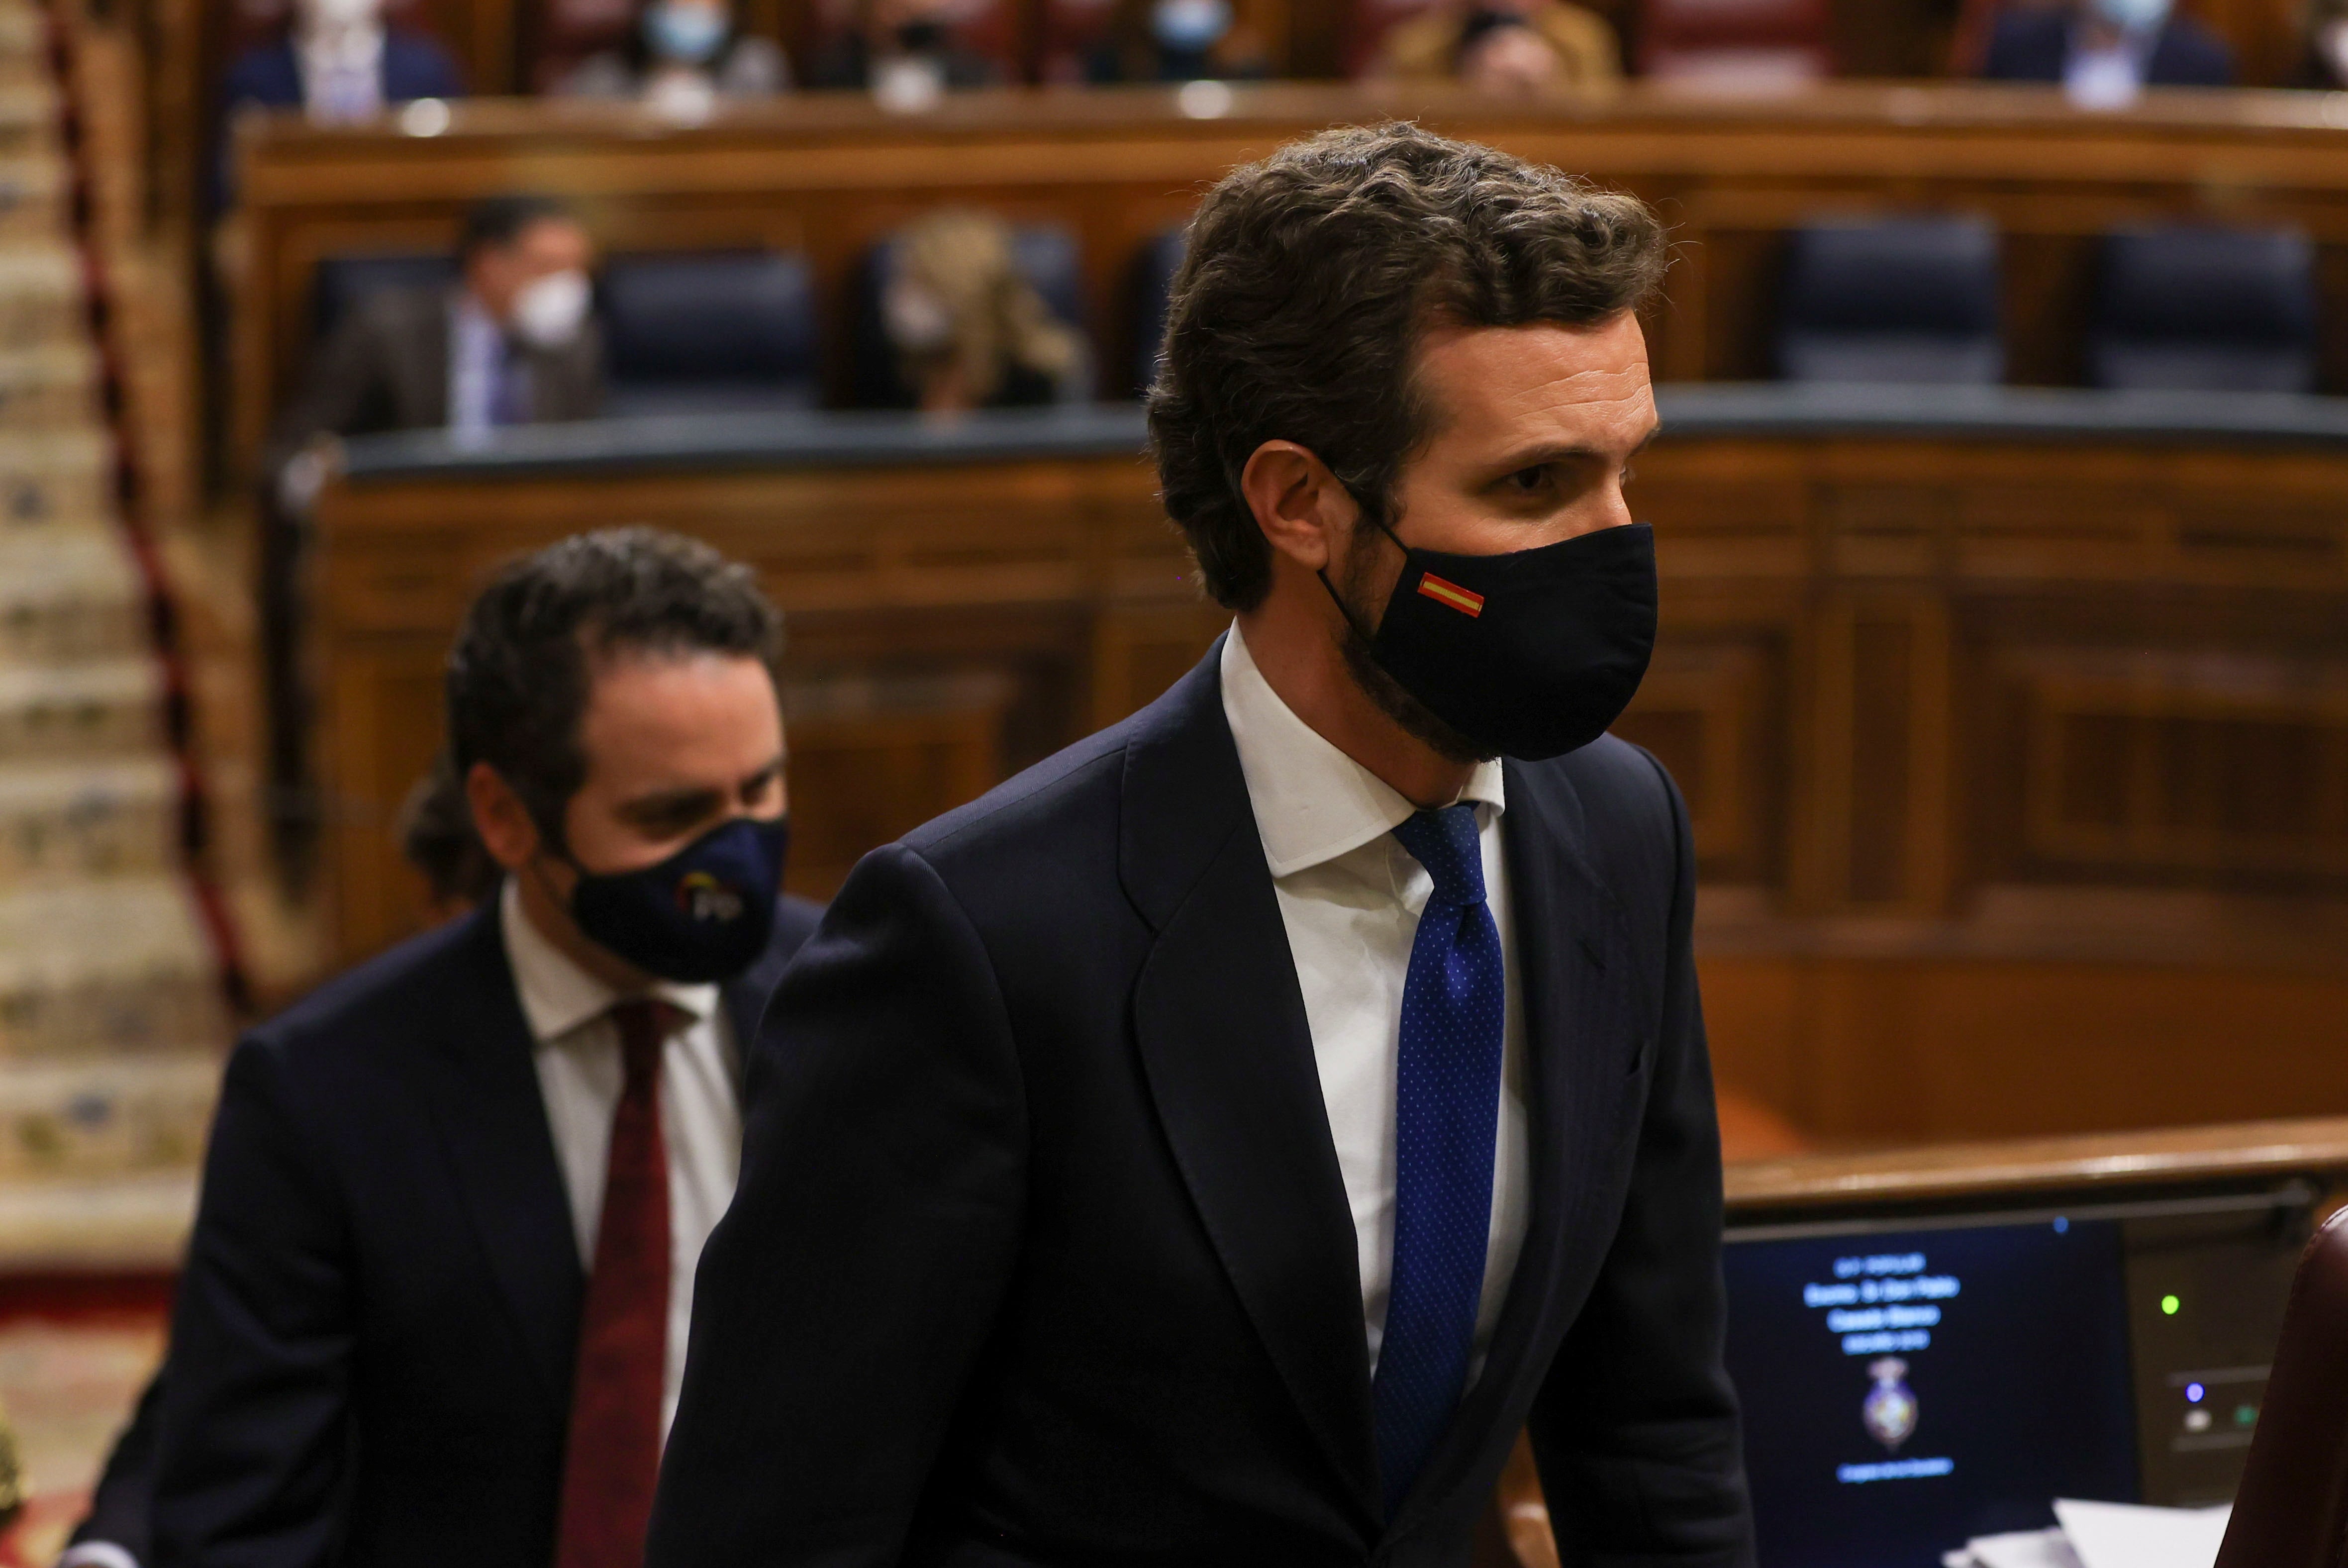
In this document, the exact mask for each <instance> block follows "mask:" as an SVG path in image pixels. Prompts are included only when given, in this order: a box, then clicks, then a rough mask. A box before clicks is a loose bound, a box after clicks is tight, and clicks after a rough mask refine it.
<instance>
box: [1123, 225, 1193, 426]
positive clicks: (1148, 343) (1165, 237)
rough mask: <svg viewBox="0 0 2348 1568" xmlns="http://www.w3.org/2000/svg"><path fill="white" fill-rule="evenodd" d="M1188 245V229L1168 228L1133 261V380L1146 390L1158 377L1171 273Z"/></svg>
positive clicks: (1173, 272)
mask: <svg viewBox="0 0 2348 1568" xmlns="http://www.w3.org/2000/svg"><path fill="white" fill-rule="evenodd" d="M1189 248H1190V231H1189V229H1188V228H1187V227H1185V228H1180V229H1169V230H1167V231H1166V232H1163V233H1161V234H1159V236H1157V238H1155V239H1153V240H1151V241H1150V242H1148V244H1146V245H1144V246H1142V247H1141V253H1140V254H1139V255H1138V256H1136V257H1135V258H1134V263H1133V301H1134V309H1133V380H1134V385H1135V386H1136V387H1139V388H1141V389H1143V390H1145V391H1146V390H1148V387H1149V384H1150V383H1151V382H1152V381H1155V380H1156V379H1158V356H1159V350H1160V349H1162V348H1163V347H1164V346H1165V339H1166V312H1167V306H1168V304H1169V301H1170V299H1171V296H1172V294H1173V293H1174V274H1175V273H1177V272H1179V271H1180V270H1181V266H1182V257H1183V256H1184V254H1185V253H1188V252H1189Z"/></svg>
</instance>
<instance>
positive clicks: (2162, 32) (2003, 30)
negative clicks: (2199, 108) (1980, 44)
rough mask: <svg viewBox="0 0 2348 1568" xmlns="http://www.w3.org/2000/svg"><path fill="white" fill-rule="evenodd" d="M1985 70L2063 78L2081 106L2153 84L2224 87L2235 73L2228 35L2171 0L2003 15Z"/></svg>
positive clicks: (2127, 0)
mask: <svg viewBox="0 0 2348 1568" xmlns="http://www.w3.org/2000/svg"><path fill="white" fill-rule="evenodd" d="M1982 75H1983V76H1984V77H1989V78H1991V79H1992V80H1994V81H2008V82H2060V83H2062V84H2063V90H2064V91H2065V93H2067V94H2068V95H2069V96H2070V98H2071V101H2072V102H2073V103H2074V104H2076V105H2077V106H2078V107H2079V108H2126V107H2127V106H2128V105H2129V104H2131V103H2133V102H2135V101H2136V98H2137V94H2139V93H2141V92H2142V91H2143V90H2144V89H2145V88H2222V87H2226V86H2229V85H2230V84H2231V83H2232V81H2233V79H2234V59H2233V55H2232V53H2231V52H2230V50H2229V49H2228V48H2227V47H2226V45H2225V42H2224V41H2223V40H2222V39H2220V38H2219V36H2217V35H2216V34H2214V33H2212V32H2210V31H2209V28H2207V27H2205V26H2202V25H2201V24H2200V23H2199V22H2197V21H2195V20H2194V19H2193V18H2192V17H2190V16H2183V15H2174V14H2173V6H2172V5H2171V0H2077V4H2075V5H2051V6H2048V5H2041V6H2025V7H2019V8H2015V9H2012V10H2009V11H2007V12H2006V14H2005V15H2002V16H2000V17H1999V18H1998V21H1997V32H1996V33H1995V35H1994V36H1992V38H1991V39H1990V46H1989V59H1988V63H1987V64H1986V65H1984V66H1983V67H1982Z"/></svg>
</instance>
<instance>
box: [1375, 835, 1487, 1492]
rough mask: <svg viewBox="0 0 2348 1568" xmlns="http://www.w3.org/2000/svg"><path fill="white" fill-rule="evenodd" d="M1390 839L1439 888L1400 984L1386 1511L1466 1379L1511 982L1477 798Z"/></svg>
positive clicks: (1380, 1437) (1381, 1466) (1384, 1401)
mask: <svg viewBox="0 0 2348 1568" xmlns="http://www.w3.org/2000/svg"><path fill="white" fill-rule="evenodd" d="M1394 834H1395V838H1396V839H1399V840H1400V841H1402V847H1403V848H1404V849H1406V850H1408V851H1410V852H1411V856H1412V858H1413V859H1415V860H1416V861H1418V863H1419V864H1420V865H1422V866H1424V867H1426V874H1427V875H1428V876H1429V877H1431V878H1433V879H1434V882H1435V891H1434V892H1432V893H1430V894H1429V895H1428V897H1427V901H1426V910H1425V911H1424V912H1422V913H1420V915H1419V917H1418V935H1417V937H1416V939H1415V940H1414V941H1413V942H1412V943H1411V948H1410V969H1409V972H1408V974H1407V975H1406V977H1405V978H1404V981H1403V991H1402V1050H1401V1059H1400V1063H1399V1065H1398V1067H1397V1068H1396V1073H1395V1088H1396V1091H1397V1092H1396V1094H1395V1161H1396V1171H1395V1243H1394V1283H1393V1287H1392V1291H1391V1294H1390V1295H1388V1296H1387V1299H1386V1325H1385V1339H1384V1341H1383V1343H1382V1344H1381V1346H1380V1347H1379V1351H1378V1370H1377V1378H1376V1381H1375V1384H1374V1385H1373V1386H1372V1390H1371V1392H1372V1396H1373V1400H1372V1403H1373V1408H1374V1412H1375V1420H1376V1426H1377V1443H1378V1471H1379V1476H1380V1479H1381V1480H1382V1482H1383V1487H1384V1491H1385V1504H1386V1516H1387V1517H1388V1518H1392V1517H1393V1516H1394V1513H1395V1510H1396V1509H1397V1508H1398V1507H1400V1505H1401V1503H1402V1500H1403V1497H1404V1496H1405V1494H1406V1493H1407V1492H1408V1491H1410V1486H1411V1482H1413V1481H1414V1480H1417V1479H1418V1472H1419V1470H1421V1469H1422V1468H1423V1467H1424V1466H1425V1465H1426V1460H1427V1456H1428V1455H1429V1454H1431V1453H1433V1452H1434V1451H1435V1444H1436V1439H1438V1438H1440V1437H1441V1436H1442V1435H1443V1429H1444V1428H1445V1426H1446V1425H1447V1424H1448V1423H1449V1421H1450V1419H1451V1413H1452V1411H1453V1410H1454V1409H1455V1408H1457V1406H1458V1403H1459V1395H1460V1392H1461V1390H1462V1389H1464V1388H1465V1387H1467V1386H1468V1355H1469V1352H1470V1350H1471V1349H1472V1347H1473V1345H1474V1342H1475V1337H1476V1312H1477V1305H1478V1302H1479V1301H1480V1300H1481V1299H1482V1296H1483V1291H1484V1253H1485V1247H1486V1243H1488V1240H1489V1238H1490V1234H1491V1223H1492V1140H1493V1136H1494V1133H1495V1131H1496V1130H1497V1129H1498V1123H1499V1116H1500V1043H1501V1031H1502V1028H1503V1024H1504V1019H1505V1017H1506V1006H1507V981H1506V979H1505V976H1504V973H1503V970H1502V968H1501V963H1500V932H1499V928H1498V926H1497V925H1495V924H1494V923H1492V912H1491V910H1490V909H1488V908H1487V907H1486V905H1485V903H1484V858H1483V851H1482V850H1481V848H1480V846H1479V845H1478V840H1477V832H1476V808H1475V807H1473V806H1470V805H1467V804H1465V803H1463V804H1460V805H1457V806H1447V807H1446V808H1444V809H1443V810H1440V811H1421V812H1419V813H1418V814H1417V815H1416V816H1414V817H1412V818H1411V819H1410V820H1408V821H1406V822H1405V823H1403V824H1402V825H1401V826H1400V827H1398V828H1396V829H1395V830H1394Z"/></svg>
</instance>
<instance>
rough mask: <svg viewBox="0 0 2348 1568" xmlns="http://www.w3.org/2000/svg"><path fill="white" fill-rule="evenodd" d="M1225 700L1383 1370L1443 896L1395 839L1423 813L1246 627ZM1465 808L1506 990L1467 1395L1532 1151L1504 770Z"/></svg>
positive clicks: (1226, 663) (1231, 660) (1475, 788)
mask: <svg viewBox="0 0 2348 1568" xmlns="http://www.w3.org/2000/svg"><path fill="white" fill-rule="evenodd" d="M1222 686H1223V717H1225V718H1226V719H1228V720H1229V721H1230V723H1231V738H1232V740H1234V741H1235V742H1237V743H1238V746H1239V753H1240V769H1241V772H1242V773H1244V774H1246V776H1247V789H1248V800H1249V802H1250V804H1251V805H1252V806H1253V807H1254V809H1255V825H1256V831H1257V833H1258V834H1259V835H1260V836H1261V837H1262V840H1263V856H1264V860H1265V861H1266V863H1267V864H1269V865H1270V867H1271V869H1272V892H1273V893H1274V895H1275V896H1276V897H1277V898H1278V900H1279V902H1280V918H1281V923H1282V924H1283V925H1285V926H1286V927H1287V929H1288V951H1289V955H1290V958H1291V959H1292V962H1293V963H1294V964H1295V965H1296V980H1297V985H1299V986H1300V987H1301V988H1302V989H1303V993H1304V1018H1305V1023H1306V1025H1307V1026H1309V1027H1310V1028H1311V1030H1312V1032H1313V1060H1314V1061H1315V1062H1316V1063H1317V1064H1318V1065H1319V1068H1320V1072H1321V1098H1322V1099H1323V1103H1325V1104H1326V1106H1327V1107H1328V1111H1329V1133H1330V1136H1331V1138H1332V1139H1334V1140H1335V1142H1336V1146H1337V1168H1338V1171H1340V1173H1341V1174H1343V1176H1344V1181H1345V1198H1346V1202H1348V1203H1349V1204H1350V1205H1351V1206H1352V1208H1353V1211H1354V1245H1355V1252H1356V1259H1357V1262H1358V1264H1359V1265H1360V1268H1361V1276H1362V1317H1363V1324H1364V1329H1365V1333H1366V1334H1367V1336H1368V1339H1369V1348H1370V1365H1371V1366H1372V1367H1374V1368H1375V1367H1376V1365H1377V1359H1378V1346H1379V1342H1380V1340H1381V1339H1382V1338H1383V1337H1384V1336H1385V1320H1386V1297H1387V1294H1388V1290H1389V1287H1390V1285H1391V1283H1392V1280H1393V1277H1394V1234H1395V1070H1396V1068H1397V1067H1398V1065H1399V1063H1400V1061H1401V1052H1402V1045H1401V1041H1402V989H1403V980H1404V978H1405V976H1406V975H1407V974H1408V972H1409V969H1410V949H1411V944H1412V942H1413V940H1414V939H1415V938H1416V936H1417V934H1418V916H1419V912H1420V911H1421V910H1423V909H1425V908H1426V899H1427V894H1428V893H1430V892H1433V891H1434V886H1435V884H1434V881H1433V879H1432V878H1430V877H1429V876H1428V875H1427V874H1426V869H1425V868H1424V867H1422V866H1421V865H1420V864H1419V863H1418V861H1416V859H1414V858H1413V857H1412V855H1411V853H1410V851H1408V850H1406V849H1404V848H1403V847H1402V844H1401V842H1400V841H1398V840H1396V839H1395V837H1394V836H1393V830H1394V829H1395V826H1396V825H1397V824H1399V823H1401V822H1403V821H1405V820H1407V819H1408V818H1409V817H1410V816H1411V814H1412V813H1413V812H1414V811H1416V810H1417V808H1416V807H1415V806H1413V805H1412V804H1411V803H1410V801H1409V800H1407V799H1405V798H1404V797H1403V796H1402V795H1400V794H1399V793H1397V792H1396V791H1395V789H1393V788H1392V787H1391V786H1389V785H1387V784H1386V783H1385V781H1384V780H1382V779H1379V778H1378V777H1377V776H1376V775H1375V774H1374V773H1372V772H1371V771H1370V770H1369V769H1366V768H1365V767H1363V766H1362V765H1361V764H1360V763H1358V762H1356V761H1354V759H1353V758H1350V757H1348V756H1346V755H1345V754H1344V752H1342V751H1340V750H1338V749H1337V748H1335V747H1334V746H1333V745H1331V744H1330V743H1329V742H1328V741H1327V740H1325V739H1323V738H1322V737H1321V736H1320V734H1319V733H1317V732H1316V731H1315V730H1313V727H1311V726H1309V725H1307V724H1306V723H1305V722H1304V721H1303V719H1301V718H1299V717H1296V714H1295V712H1294V711H1293V710H1292V709H1291V708H1290V707H1289V706H1288V705H1287V704H1286V703H1285V702H1282V700H1281V698H1280V694H1279V693H1277V692H1275V691H1273V690H1272V686H1271V685H1270V683H1268V682H1267V681H1265V679H1264V678H1263V675H1262V672H1261V671H1260V670H1258V669H1257V668H1256V665H1255V660H1254V659H1253V658H1252V657H1251V656H1250V655H1249V653H1248V646H1247V640H1246V639H1245V638H1244V637H1242V636H1241V635H1240V629H1239V627H1238V626H1236V625H1234V626H1233V627H1232V628H1231V636H1230V637H1229V638H1228V639H1227V640H1226V641H1225V642H1224V644H1223V657H1222ZM1461 798H1462V799H1467V800H1472V801H1474V802H1475V803H1476V820H1477V822H1478V825H1479V827H1480V829H1481V833H1480V841H1481V845H1482V848H1483V851H1484V897H1485V903H1487V904H1488V906H1489V907H1490V909H1491V911H1492V921H1493V923H1494V924H1496V925H1497V926H1498V928H1499V932H1500V953H1501V959H1502V964H1503V966H1504V973H1505V974H1506V975H1507V979H1508V1008H1507V1017H1508V1022H1507V1025H1506V1026H1505V1031H1504V1034H1503V1037H1502V1038H1503V1050H1504V1054H1503V1056H1502V1058H1501V1068H1500V1121H1499V1130H1498V1133H1497V1135H1496V1136H1495V1139H1494V1149H1493V1160H1492V1229H1491V1239H1490V1242H1489V1243H1488V1248H1487V1251H1486V1253H1485V1262H1484V1295H1483V1299H1482V1301H1481V1303H1480V1304H1479V1305H1478V1307H1477V1310H1476V1343H1475V1350H1474V1354H1473V1357H1472V1358H1471V1359H1470V1361H1469V1363H1468V1377H1469V1378H1470V1380H1471V1381H1472V1380H1473V1379H1474V1377H1476V1376H1477V1375H1478V1373H1480V1372H1481V1371H1482V1369H1483V1365H1484V1354H1485V1351H1486V1350H1487V1348H1488V1346H1490V1343H1491V1338H1492V1328H1493V1326H1494V1325H1495V1324H1497V1323H1498V1321H1499V1316H1500V1307H1501V1305H1502V1303H1503V1301H1504V1300H1505V1299H1506V1297H1507V1295H1508V1290H1509V1277H1510V1276H1511V1275H1512V1274H1515V1272H1516V1267H1517V1253H1518V1250H1519V1248H1520V1247H1521V1246H1522V1245H1523V1244H1524V1237H1525V1222H1526V1219H1527V1217H1528V1209H1529V1202H1530V1199H1531V1169H1530V1155H1529V1150H1528V1149H1527V1145H1526V1140H1525V1136H1526V1135H1525V1095H1524V1060H1525V1023H1524V1003H1523V999H1522V997H1521V996H1520V995H1519V985H1518V979H1517V976H1518V965H1517V943H1516V930H1515V926H1514V924H1513V923H1512V922H1511V920H1510V918H1509V872H1508V864H1507V861H1506V858H1505V856H1503V854H1502V853H1501V840H1500V819H1501V815H1502V812H1503V811H1504V810H1506V808H1507V805H1508V801H1507V799H1506V798H1505V791H1504V789H1503V788H1502V785H1501V779H1500V765H1499V764H1498V763H1497V762H1488V763H1485V764H1484V765H1483V766H1481V767H1479V768H1478V769H1476V772H1475V776H1474V777H1473V778H1471V779H1469V780H1468V788H1467V789H1465V790H1463V791H1462V792H1461Z"/></svg>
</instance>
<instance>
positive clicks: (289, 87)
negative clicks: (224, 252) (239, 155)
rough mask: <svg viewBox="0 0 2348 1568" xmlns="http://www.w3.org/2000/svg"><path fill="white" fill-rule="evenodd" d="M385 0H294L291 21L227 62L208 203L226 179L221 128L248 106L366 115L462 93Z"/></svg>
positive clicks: (449, 69) (350, 118)
mask: <svg viewBox="0 0 2348 1568" xmlns="http://www.w3.org/2000/svg"><path fill="white" fill-rule="evenodd" d="M383 13H384V0H296V4H295V6H294V10H293V22H292V25H291V26H288V27H287V29H286V32H285V36H283V37H282V38H279V39H276V40H274V41H273V42H271V43H266V44H256V45H255V46H252V48H250V49H247V50H245V51H244V53H242V55H239V56H238V57H236V58H235V59H234V60H232V61H231V62H230V63H229V67H228V70H227V73H226V74H225V75H224V76H223V77H221V95H220V105H221V120H220V127H219V129H218V131H217V133H216V134H215V136H214V138H213V146H212V159H211V180H212V197H213V201H212V207H213V210H214V211H218V210H219V209H221V208H222V207H225V206H226V205H227V196H228V193H229V192H230V191H231V190H232V188H233V187H232V178H231V176H232V170H231V169H230V167H229V136H228V128H229V126H230V125H232V123H234V121H235V119H236V117H237V116H238V115H239V114H240V113H242V112H243V111H245V110H246V109H249V108H272V109H292V108H298V109H300V110H301V111H302V112H303V113H304V114H305V115H307V116H308V117H309V118H310V119H312V120H314V121H315V122H316V123H317V124H320V125H351V124H355V123H357V122H359V121H363V120H369V119H374V118H375V117H376V115H378V114H381V113H382V112H383V110H384V108H385V106H386V105H387V104H396V103H407V102H410V101H412V100H414V99H416V98H462V97H463V96H464V93H465V81H464V77H463V76H462V75H461V74H460V73H459V72H458V69H457V63H456V62H455V61H454V60H452V59H450V58H449V57H448V51H447V50H446V49H443V48H442V47H441V46H439V44H438V43H437V42H436V41H434V40H433V39H431V38H429V37H427V36H425V35H423V34H421V33H416V32H410V31H407V29H404V28H398V27H391V26H386V25H385V21H384V14H383Z"/></svg>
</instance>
